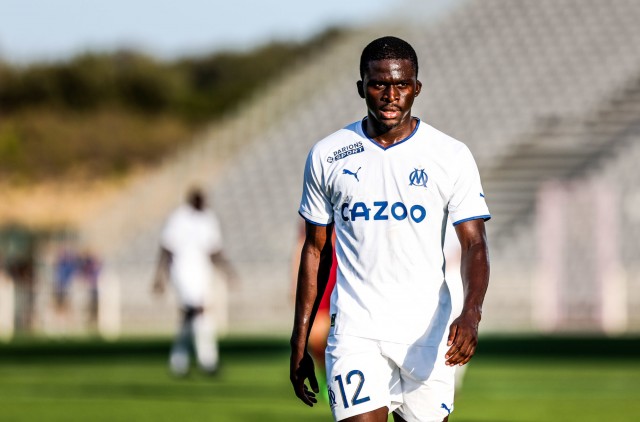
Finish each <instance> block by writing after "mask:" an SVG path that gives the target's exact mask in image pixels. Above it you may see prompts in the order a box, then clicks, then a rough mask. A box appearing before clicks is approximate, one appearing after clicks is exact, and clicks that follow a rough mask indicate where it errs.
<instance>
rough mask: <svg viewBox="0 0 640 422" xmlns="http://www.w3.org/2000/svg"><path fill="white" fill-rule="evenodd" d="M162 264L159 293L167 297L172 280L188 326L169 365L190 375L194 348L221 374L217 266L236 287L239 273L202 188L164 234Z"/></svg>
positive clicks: (156, 282) (175, 214) (193, 192)
mask: <svg viewBox="0 0 640 422" xmlns="http://www.w3.org/2000/svg"><path fill="white" fill-rule="evenodd" d="M160 243H161V244H160V259H159V260H158V267H157V270H156V274H155V278H154V283H153V290H154V292H156V293H158V294H161V293H163V292H164V286H165V284H166V283H167V280H168V279H171V281H172V282H173V285H174V287H175V289H176V293H177V295H178V300H179V302H180V304H181V313H182V323H181V326H180V329H179V331H178V334H177V335H176V337H175V340H174V343H173V347H172V349H171V355H170V358H169V366H170V369H171V371H172V372H173V374H175V375H177V376H184V375H186V374H187V373H188V372H189V366H190V365H189V361H190V359H189V356H190V349H191V347H190V346H191V343H193V344H194V346H195V351H196V357H197V359H198V363H199V365H200V367H201V369H202V370H203V371H205V372H206V373H208V374H214V373H215V372H216V371H217V369H218V343H217V341H216V334H215V326H214V324H213V321H212V319H211V317H210V316H209V313H208V312H207V307H208V305H209V303H208V302H209V299H210V288H211V283H212V281H213V280H212V277H213V271H212V270H213V267H212V263H213V264H216V265H217V266H218V267H219V268H220V269H221V270H222V271H224V273H225V275H226V276H227V279H228V281H232V282H234V283H235V279H236V276H235V271H234V270H233V268H232V267H231V266H230V264H229V262H228V261H227V260H226V258H225V257H224V255H223V253H222V236H221V232H220V224H219V222H218V219H217V218H216V216H215V214H214V213H213V211H211V210H210V209H209V208H207V206H206V201H205V197H204V194H203V193H202V191H201V190H200V189H198V188H194V189H192V190H191V191H190V192H189V194H188V195H187V203H186V204H184V205H182V206H180V207H178V209H176V210H175V211H174V212H173V213H172V214H171V216H170V217H169V219H168V220H167V223H166V225H165V226H164V228H163V230H162V235H161V240H160Z"/></svg>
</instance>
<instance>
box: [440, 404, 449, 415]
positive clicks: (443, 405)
mask: <svg viewBox="0 0 640 422" xmlns="http://www.w3.org/2000/svg"><path fill="white" fill-rule="evenodd" d="M440 407H441V408H443V409H444V410H446V411H447V413H448V414H449V415H450V414H451V409H449V408H448V407H447V405H446V404H444V403H442V404H441V405H440Z"/></svg>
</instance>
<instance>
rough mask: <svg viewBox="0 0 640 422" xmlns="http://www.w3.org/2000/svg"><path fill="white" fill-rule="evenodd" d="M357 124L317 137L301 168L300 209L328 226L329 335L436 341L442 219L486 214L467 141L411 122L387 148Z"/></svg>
mask: <svg viewBox="0 0 640 422" xmlns="http://www.w3.org/2000/svg"><path fill="white" fill-rule="evenodd" d="M365 120H366V118H365ZM365 120H362V121H358V122H355V123H352V124H351V125H349V126H347V127H345V128H343V129H341V130H339V131H337V132H335V133H334V134H332V135H330V136H328V137H327V138H325V139H323V140H322V141H320V142H318V143H317V144H316V145H315V146H314V147H313V148H312V150H311V152H310V153H309V156H308V158H307V162H306V166H305V172H304V184H303V193H302V200H301V203H300V209H299V213H300V214H301V215H302V216H303V217H304V218H305V219H306V220H307V221H309V222H310V223H313V224H317V225H327V224H330V223H331V222H334V223H335V232H336V255H337V259H338V276H337V282H336V287H335V289H334V291H333V294H332V296H331V314H332V330H333V331H332V332H333V333H335V334H349V335H354V336H359V337H366V338H372V339H378V340H385V341H392V342H398V343H404V344H417V345H424V346H438V345H439V344H440V343H441V340H442V338H443V336H446V335H447V334H448V324H449V323H450V321H451V320H452V319H453V318H455V317H457V315H452V303H451V294H450V292H449V289H448V288H447V285H446V283H445V282H444V268H445V260H444V254H443V251H442V247H443V243H444V236H445V229H446V226H447V219H448V218H449V217H451V220H452V221H453V223H454V225H456V224H460V223H462V222H464V221H468V220H473V219H479V218H482V219H484V220H488V219H489V218H490V215H489V210H488V208H487V205H486V202H485V199H484V193H483V191H482V186H481V183H480V176H479V173H478V168H477V166H476V163H475V161H474V159H473V156H472V155H471V152H470V151H469V149H468V148H467V147H466V145H464V144H463V143H461V142H459V141H456V140H455V139H453V138H451V137H449V136H447V135H445V134H444V133H442V132H440V131H438V130H436V129H434V128H433V127H431V126H429V125H427V124H425V123H424V122H421V121H420V120H418V121H417V125H416V128H415V130H414V131H413V133H412V134H411V135H410V136H409V137H407V138H406V139H404V140H402V141H401V142H398V143H396V144H394V145H392V146H390V147H388V148H383V147H381V146H380V145H379V144H377V143H376V142H375V141H373V140H372V139H370V138H369V137H367V135H366V134H365V132H364V130H363V125H364V124H365V123H366V122H365Z"/></svg>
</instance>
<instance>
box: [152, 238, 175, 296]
mask: <svg viewBox="0 0 640 422" xmlns="http://www.w3.org/2000/svg"><path fill="white" fill-rule="evenodd" d="M159 255H160V256H159V257H158V265H157V266H156V272H155V274H154V276H153V285H152V287H151V288H152V291H153V292H154V293H156V294H162V293H164V289H165V286H166V285H167V283H168V280H169V273H170V269H169V267H170V266H171V261H172V259H173V255H172V254H171V252H170V251H169V250H168V249H166V248H164V247H160V254H159Z"/></svg>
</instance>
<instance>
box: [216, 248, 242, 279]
mask: <svg viewBox="0 0 640 422" xmlns="http://www.w3.org/2000/svg"><path fill="white" fill-rule="evenodd" d="M209 258H210V259H211V262H212V263H213V265H215V266H216V267H217V268H219V269H220V270H222V272H223V273H224V275H225V277H226V278H227V282H228V283H229V284H231V285H232V286H233V285H237V284H238V283H239V281H238V280H239V277H238V273H237V272H236V269H235V267H234V266H233V265H231V261H229V259H228V258H227V256H226V255H225V254H224V253H223V252H222V251H218V252H215V253H212V254H211V255H209Z"/></svg>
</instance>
